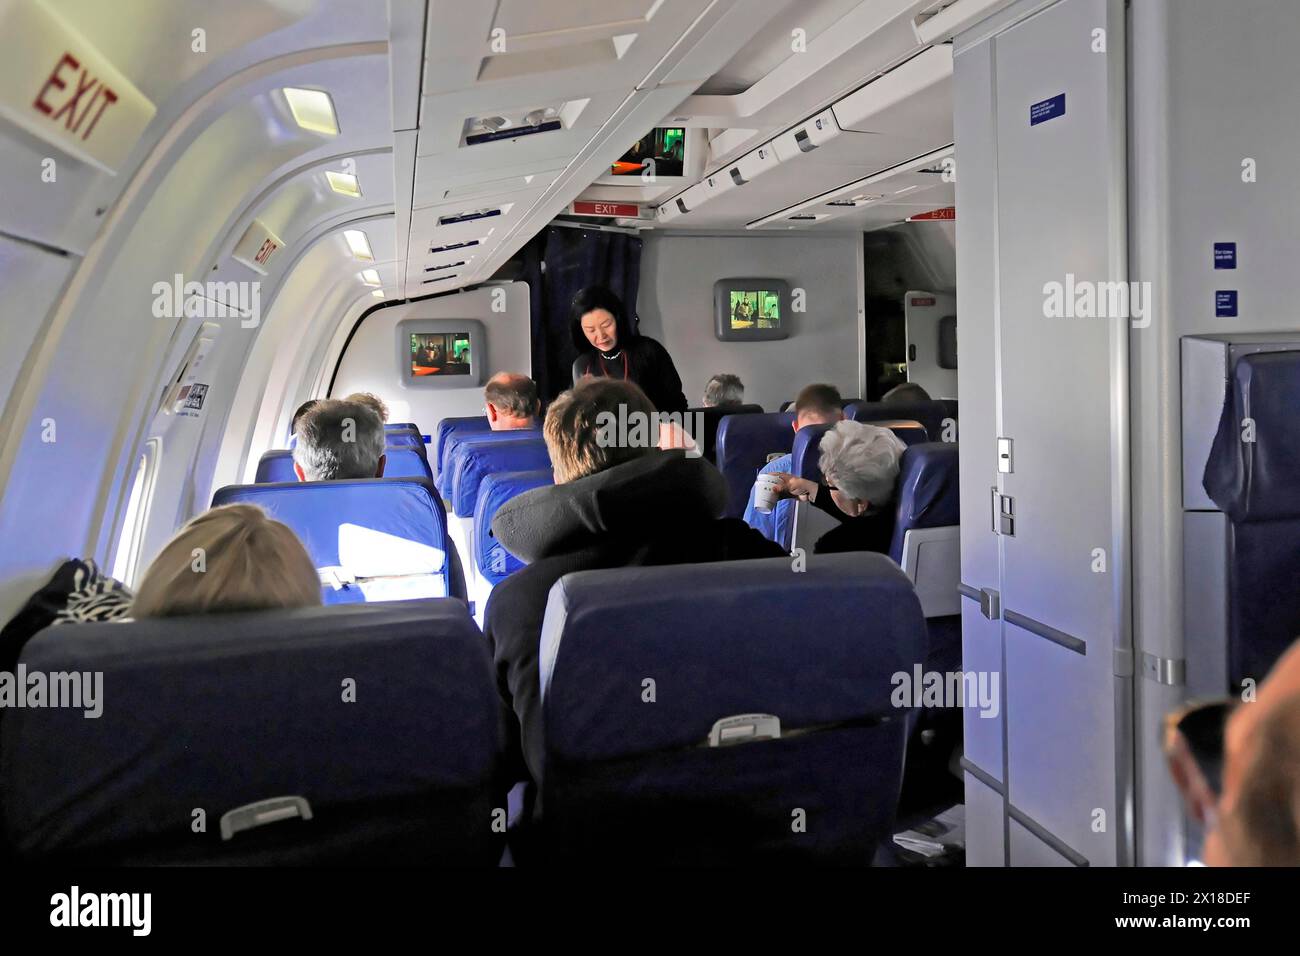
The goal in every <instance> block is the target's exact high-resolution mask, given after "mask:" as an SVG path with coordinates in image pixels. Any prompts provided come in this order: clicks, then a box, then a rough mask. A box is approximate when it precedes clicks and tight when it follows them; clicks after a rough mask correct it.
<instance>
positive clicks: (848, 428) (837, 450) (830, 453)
mask: <svg viewBox="0 0 1300 956" xmlns="http://www.w3.org/2000/svg"><path fill="white" fill-rule="evenodd" d="M906 448H907V446H906V445H904V444H903V442H902V440H901V439H899V437H898V436H897V435H895V434H894V433H893V432H891V431H890V430H889V429H888V428H881V427H879V426H877V425H867V424H865V423H863V422H855V421H841V422H838V423H837V424H836V425H835V427H834V428H832V429H830V430H829V431H828V432H826V434H825V435H823V436H822V440H821V457H820V459H819V465H820V467H821V470H822V480H821V482H820V483H818V482H815V481H809V480H808V479H806V478H797V477H795V476H794V475H791V474H785V473H778V474H779V475H780V478H781V482H782V483H781V487H780V488H779V489H778V493H779V494H780V495H781V496H783V497H790V498H798V499H800V500H802V501H808V502H811V503H812V504H813V505H815V506H816V507H818V508H820V509H822V510H823V511H825V512H826V513H827V514H829V515H831V516H832V517H833V518H835V519H836V520H837V521H839V525H838V526H836V527H834V528H832V529H831V530H830V531H828V532H826V533H825V534H824V535H822V536H821V537H820V538H818V539H817V543H816V545H815V546H814V548H813V550H814V551H815V552H816V553H818V554H826V553H833V552H838V551H877V552H880V553H881V554H885V553H888V551H889V543H890V539H891V538H892V537H893V534H894V509H893V507H891V505H892V504H893V501H894V495H895V491H896V486H897V484H898V463H899V460H900V459H901V458H902V456H903V452H904V451H905V450H906Z"/></svg>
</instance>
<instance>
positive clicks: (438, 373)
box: [398, 319, 483, 388]
mask: <svg viewBox="0 0 1300 956" xmlns="http://www.w3.org/2000/svg"><path fill="white" fill-rule="evenodd" d="M482 351H483V326H482V325H481V324H480V323H478V322H476V321H474V320H472V319H451V320H448V319H437V320H434V319H407V320H406V321H405V322H401V323H399V324H398V357H399V361H400V362H401V369H402V379H403V384H405V385H407V386H409V387H412V388H462V387H467V386H473V385H478V384H480V383H481V379H482V369H483V355H482Z"/></svg>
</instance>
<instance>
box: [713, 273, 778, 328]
mask: <svg viewBox="0 0 1300 956" xmlns="http://www.w3.org/2000/svg"><path fill="white" fill-rule="evenodd" d="M713 313H714V334H715V335H716V336H717V337H718V338H719V339H721V340H722V341H724V342H745V341H757V342H762V341H768V340H772V339H784V338H788V337H789V335H790V320H791V316H790V283H788V282H786V281H785V280H784V279H719V280H718V281H717V282H716V283H714V285H713Z"/></svg>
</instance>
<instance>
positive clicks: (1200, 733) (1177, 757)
mask: <svg viewBox="0 0 1300 956" xmlns="http://www.w3.org/2000/svg"><path fill="white" fill-rule="evenodd" d="M1238 703H1240V702H1239V701H1237V700H1235V699H1232V698H1228V699H1224V700H1211V701H1194V702H1192V703H1189V704H1187V705H1186V706H1184V707H1181V708H1179V709H1178V710H1176V711H1174V712H1173V713H1171V714H1169V715H1167V716H1166V717H1165V756H1166V757H1167V758H1168V760H1169V768H1170V771H1171V772H1172V773H1173V776H1174V781H1175V783H1177V784H1178V789H1179V790H1181V791H1182V794H1183V797H1184V799H1185V800H1186V801H1187V808H1188V812H1189V814H1190V815H1191V816H1192V817H1193V818H1194V819H1196V820H1197V821H1198V822H1201V823H1205V822H1207V821H1208V820H1209V819H1210V818H1211V817H1212V816H1213V813H1214V807H1215V805H1216V804H1217V803H1218V798H1219V794H1220V793H1222V792H1223V744H1224V735H1225V732H1226V729H1227V726H1228V718H1229V717H1231V716H1232V713H1233V711H1234V710H1235V709H1236V707H1237V704H1238Z"/></svg>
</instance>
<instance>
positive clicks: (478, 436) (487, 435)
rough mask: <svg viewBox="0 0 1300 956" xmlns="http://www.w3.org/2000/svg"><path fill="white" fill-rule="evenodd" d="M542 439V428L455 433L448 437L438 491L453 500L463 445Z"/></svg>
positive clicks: (443, 454)
mask: <svg viewBox="0 0 1300 956" xmlns="http://www.w3.org/2000/svg"><path fill="white" fill-rule="evenodd" d="M541 438H542V430H541V429H540V428H514V429H508V430H506V431H499V432H494V431H492V430H491V429H488V430H485V431H473V430H469V431H457V432H453V433H452V434H450V435H448V436H447V445H446V447H445V448H444V450H443V453H442V468H441V470H440V471H439V472H438V481H437V485H438V490H439V491H441V492H442V496H443V497H444V498H451V492H452V478H453V477H454V476H455V474H456V456H457V455H458V454H459V451H460V447H461V446H462V445H473V444H477V443H478V442H512V441H540V440H541Z"/></svg>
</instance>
